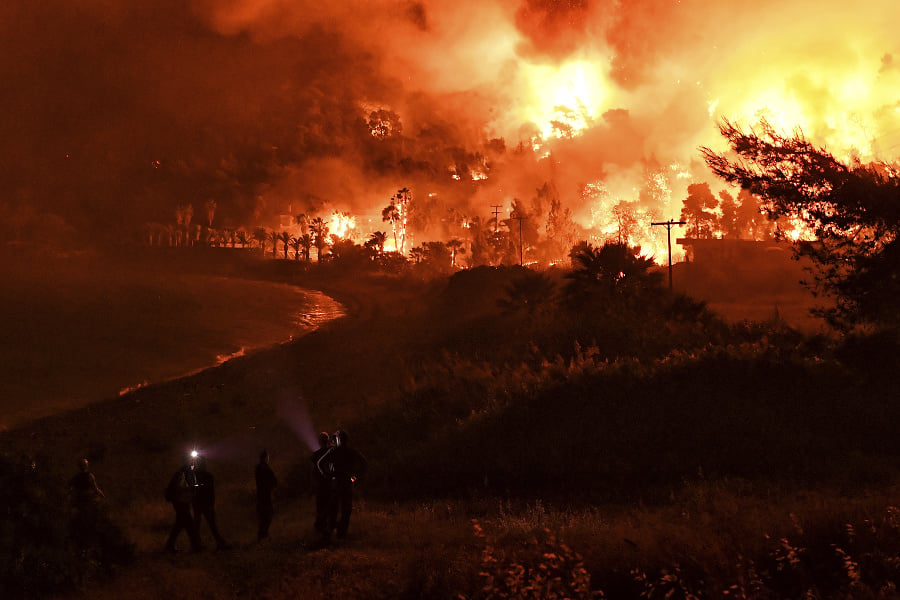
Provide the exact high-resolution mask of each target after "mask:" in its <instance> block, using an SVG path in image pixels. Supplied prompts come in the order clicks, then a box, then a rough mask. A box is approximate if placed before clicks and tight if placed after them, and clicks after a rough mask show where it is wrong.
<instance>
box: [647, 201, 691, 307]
mask: <svg viewBox="0 0 900 600" xmlns="http://www.w3.org/2000/svg"><path fill="white" fill-rule="evenodd" d="M650 224H651V225H663V226H665V228H666V233H667V237H668V240H669V291H670V292H671V291H672V226H673V225H684V224H685V222H684V221H673V220H672V219H669V220H668V221H659V222H656V223H650Z"/></svg>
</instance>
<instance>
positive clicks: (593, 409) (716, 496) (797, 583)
mask: <svg viewBox="0 0 900 600" xmlns="http://www.w3.org/2000/svg"><path fill="white" fill-rule="evenodd" d="M245 268H250V267H241V268H240V269H238V271H237V272H234V273H232V275H234V276H244V275H248V274H249V273H248V272H245V271H244V269H245ZM252 274H253V276H256V277H262V278H266V279H270V280H278V281H284V282H288V283H292V284H296V285H300V286H303V287H309V288H313V289H321V290H323V291H325V292H326V293H328V294H329V295H331V296H332V297H334V298H336V299H337V300H339V301H341V302H342V303H343V304H344V305H345V306H346V307H347V308H348V313H349V315H348V316H347V317H346V318H343V319H340V320H337V321H334V322H331V323H329V324H327V325H325V326H323V327H322V328H320V329H319V330H317V331H315V332H313V333H311V334H308V335H306V336H304V337H302V338H300V339H297V340H294V341H293V342H291V343H289V344H285V345H282V346H279V347H277V348H272V349H270V350H266V351H263V352H259V353H256V354H253V355H251V356H246V357H241V358H238V359H235V360H233V361H230V362H228V363H226V364H224V365H221V366H219V367H217V368H214V369H210V370H206V371H203V372H201V373H198V374H195V375H192V376H190V377H187V378H183V379H180V380H177V381H172V382H168V383H164V384H160V385H155V386H148V387H147V388H143V389H140V390H137V391H135V392H133V393H131V394H128V395H126V396H123V397H121V398H117V399H114V400H110V401H108V402H104V403H100V404H96V405H92V406H90V407H87V408H84V409H80V410H76V411H73V412H69V413H67V414H64V415H58V416H53V417H48V418H45V419H42V420H40V421H38V422H36V423H34V424H32V425H29V426H28V427H25V428H21V429H17V430H13V431H9V432H5V433H4V434H2V437H0V447H2V450H3V452H4V454H5V455H6V456H8V457H12V458H11V459H15V458H16V457H21V456H27V457H30V459H33V460H34V461H35V464H36V465H37V468H38V469H39V470H42V471H43V472H46V473H47V475H48V477H49V479H50V480H51V481H58V482H63V481H65V479H66V478H67V477H69V476H70V475H71V474H73V473H74V466H75V460H76V459H77V458H78V457H82V456H86V457H88V458H90V459H91V461H92V464H93V466H94V472H95V473H96V475H97V478H98V480H99V482H100V485H101V487H103V489H104V491H105V492H106V494H107V500H106V505H107V507H108V510H109V513H110V515H111V518H112V520H113V522H115V523H117V524H118V525H119V526H120V527H121V528H122V529H123V530H124V532H125V534H126V536H127V538H128V539H129V540H131V542H132V543H133V544H134V550H135V555H134V560H133V561H131V563H130V564H129V565H127V566H117V567H115V568H113V570H112V574H111V575H105V574H104V573H103V570H102V569H98V570H93V571H91V577H90V578H88V579H87V580H86V581H85V582H83V583H82V584H81V585H80V586H79V587H78V588H77V589H76V590H74V591H71V592H67V593H59V594H57V595H62V596H73V597H89V598H123V597H129V598H148V599H149V598H160V597H167V596H168V597H175V598H271V599H280V598H298V597H302V598H458V597H466V598H500V597H512V598H550V597H570V598H587V597H598V595H599V594H601V593H602V594H605V597H608V598H668V597H675V598H692V597H693V598H719V597H745V598H795V597H796V598H801V597H822V598H825V597H830V598H832V597H833V598H868V597H871V598H891V597H897V592H896V585H897V584H898V582H900V563H898V562H897V561H896V559H895V557H896V556H898V554H900V513H898V512H897V511H896V509H894V508H892V507H893V506H894V504H895V500H896V497H897V493H898V482H900V478H898V475H900V470H898V469H897V467H896V457H897V455H898V451H900V448H898V442H897V441H896V436H895V435H894V432H895V430H896V425H897V424H898V420H900V419H898V416H900V415H898V410H900V407H896V406H894V404H895V403H894V398H895V394H894V392H893V390H892V387H891V385H890V380H889V378H888V377H887V375H886V374H887V373H889V372H890V371H889V370H887V369H885V370H879V369H880V367H879V365H878V363H876V362H875V361H872V362H871V365H870V366H872V368H871V369H869V370H867V371H864V372H863V371H858V370H853V369H851V368H849V367H848V366H847V365H846V364H845V363H842V362H840V361H839V360H837V358H835V353H834V352H832V351H831V350H830V349H829V348H830V347H831V346H829V345H828V343H827V342H826V341H824V340H822V339H817V338H810V337H806V336H803V335H801V334H798V333H796V332H795V331H793V330H791V329H790V328H788V327H785V326H784V324H783V323H777V322H772V323H769V324H767V325H754V324H739V325H735V324H728V323H725V322H722V321H720V320H718V319H717V318H716V317H715V315H711V314H708V313H706V312H703V311H701V310H699V309H698V307H696V306H693V305H678V307H677V308H673V306H674V305H669V304H653V305H652V306H650V305H643V304H641V303H640V302H636V303H635V304H634V305H632V306H631V308H629V307H628V306H620V307H618V308H616V310H614V311H613V310H612V309H611V308H610V307H609V306H608V305H604V306H601V305H598V306H594V307H588V308H586V309H585V308H583V309H581V310H579V311H572V310H571V309H566V308H563V305H559V304H552V305H551V304H548V305H547V306H546V307H545V308H546V310H538V311H535V312H510V311H501V310H499V309H498V308H497V303H496V300H497V299H498V298H503V297H504V296H505V295H506V294H507V290H508V287H507V285H508V284H509V283H510V282H511V281H513V280H515V279H516V278H518V277H520V276H522V272H521V271H518V270H516V269H500V270H490V269H488V270H475V271H472V272H467V273H463V274H460V275H459V276H456V277H454V278H452V279H451V280H450V281H447V280H437V281H430V282H423V281H419V280H417V279H415V278H408V277H404V278H401V277H398V276H391V275H385V274H377V275H376V274H367V273H354V274H353V275H352V276H346V274H344V273H341V272H340V271H338V270H334V269H332V270H329V269H316V270H312V271H310V270H305V269H302V268H298V265H292V264H288V263H285V262H284V261H268V262H267V263H260V264H259V265H254V266H252ZM610 315H613V316H614V318H611V317H610ZM660 331H664V332H665V335H661V333H660ZM876 367H878V368H876ZM339 427H341V428H346V429H348V430H349V431H350V432H351V434H352V436H353V439H354V440H355V442H356V445H357V446H358V447H359V448H360V449H361V450H362V451H363V452H364V453H365V454H366V455H367V457H368V459H369V462H370V473H369V474H368V477H367V478H366V481H364V482H363V483H362V484H361V486H360V487H359V489H358V490H357V491H358V499H359V502H358V504H357V510H356V512H355V514H354V519H353V523H352V525H351V531H350V535H349V536H348V539H347V540H346V541H344V542H342V543H340V544H339V545H336V546H334V547H331V548H327V549H321V550H316V549H314V546H313V541H314V536H313V530H312V521H313V510H314V509H313V498H312V496H311V494H310V489H309V477H308V457H309V454H310V448H309V446H308V443H309V437H310V434H311V432H314V431H318V430H323V429H324V430H327V431H333V430H335V429H337V428H339ZM194 446H197V447H199V448H201V449H202V450H203V451H204V452H205V453H206V454H207V456H208V457H209V462H210V470H211V471H212V472H213V473H214V474H215V475H216V478H217V490H218V491H217V510H218V513H219V521H220V527H221V529H222V530H223V533H224V535H225V536H226V537H227V538H228V539H229V541H230V542H231V543H232V546H233V547H232V549H230V550H228V551H224V552H214V551H206V552H203V553H199V554H192V553H183V554H178V555H175V556H171V555H167V554H165V553H163V552H162V547H163V543H164V541H165V537H166V533H167V531H168V528H169V526H170V524H171V521H172V518H173V515H172V511H171V508H170V507H169V506H168V505H167V504H166V503H165V502H164V500H163V498H162V489H163V487H164V486H165V483H166V481H167V480H168V478H169V476H170V475H171V473H172V472H173V471H174V470H175V469H176V468H177V467H178V466H179V465H180V464H181V462H182V461H183V460H184V456H185V453H186V451H187V450H188V449H190V448H191V447H194ZM262 448H266V449H268V450H269V451H270V452H271V454H272V466H273V468H274V470H275V471H276V474H277V475H278V477H279V480H280V485H279V488H278V490H277V496H276V517H275V522H274V524H273V528H272V532H273V535H272V538H271V539H270V540H268V541H265V542H263V543H257V542H256V541H255V513H254V508H255V507H254V500H253V479H252V477H253V466H254V464H255V458H256V456H257V454H258V453H259V450H260V449H262ZM60 485H62V484H61V483H60ZM204 535H205V537H206V540H207V543H208V544H209V545H212V542H211V540H210V539H209V535H208V532H204ZM181 546H182V547H186V546H187V542H186V540H181ZM554 594H557V595H556V596H554Z"/></svg>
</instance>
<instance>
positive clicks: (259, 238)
mask: <svg viewBox="0 0 900 600" xmlns="http://www.w3.org/2000/svg"><path fill="white" fill-rule="evenodd" d="M253 239H254V240H256V244H257V245H258V246H259V247H260V248H261V249H262V251H263V252H265V250H266V242H267V241H268V239H269V232H268V231H266V228H265V227H255V228H254V229H253Z"/></svg>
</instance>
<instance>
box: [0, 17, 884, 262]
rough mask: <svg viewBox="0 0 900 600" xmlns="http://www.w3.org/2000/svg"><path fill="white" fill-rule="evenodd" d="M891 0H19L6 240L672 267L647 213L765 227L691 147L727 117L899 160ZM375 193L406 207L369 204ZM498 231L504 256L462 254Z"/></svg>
mask: <svg viewBox="0 0 900 600" xmlns="http://www.w3.org/2000/svg"><path fill="white" fill-rule="evenodd" d="M892 10H894V9H893V8H892V7H891V6H889V5H886V6H884V7H882V8H881V9H877V8H872V9H871V10H870V11H868V12H865V11H851V10H850V9H848V8H846V7H845V6H844V5H843V4H840V3H837V2H826V3H825V4H824V5H823V4H822V3H816V5H815V7H814V8H813V7H811V6H809V5H807V3H803V2H798V3H791V4H790V5H789V6H785V5H784V3H777V2H762V3H754V4H753V5H752V6H749V5H748V6H737V5H730V4H722V3H714V2H708V1H705V0H688V1H683V2H674V1H668V0H665V1H663V0H649V1H642V2H628V3H619V2H590V1H574V0H571V1H565V2H558V1H553V2H549V1H542V0H521V1H499V2H487V3H485V2H478V3H469V2H464V3H462V4H456V5H454V6H453V7H452V8H451V7H449V6H447V5H444V4H442V3H434V2H412V1H410V2H363V3H359V2H354V3H343V4H341V5H340V6H334V7H328V8H326V7H323V6H320V5H315V6H307V5H306V4H304V3H296V2H291V3H287V2H283V1H281V0H235V1H232V2H228V3H212V2H204V1H200V0H195V1H191V2H180V1H178V2H175V1H171V2H169V1H167V2H163V3H162V4H160V3H129V5H128V7H124V6H114V5H113V4H111V3H109V2H106V1H102V0H92V1H90V2H84V3H78V4H77V5H72V4H70V3H62V2H48V3H42V4H41V5H40V6H39V7H38V6H30V5H25V4H23V3H19V2H13V3H9V4H8V5H7V6H5V7H4V8H3V9H2V14H0V28H3V39H4V40H5V42H4V43H5V46H6V49H7V52H5V53H4V57H3V58H2V59H0V73H3V75H4V79H5V80H6V81H9V82H13V83H12V85H7V86H6V87H5V90H4V92H3V95H4V98H5V100H4V106H5V116H4V118H3V133H4V135H3V142H2V144H0V155H2V156H3V161H2V165H3V167H2V168H3V176H4V180H5V181H6V182H7V186H6V189H5V191H4V193H3V196H2V198H0V208H2V211H3V213H4V215H5V217H6V220H7V221H8V223H9V224H10V225H11V227H10V229H11V231H12V236H13V237H14V238H16V239H20V240H21V239H26V238H28V236H29V235H31V236H32V239H34V236H37V237H39V238H40V237H44V238H54V237H55V238H57V239H59V238H68V239H75V238H79V237H80V239H83V240H97V239H107V240H109V239H112V240H117V241H119V242H121V241H124V240H125V239H127V238H131V239H135V238H138V239H139V237H140V236H141V235H143V236H144V237H145V238H147V239H154V238H155V242H156V243H173V244H174V243H177V242H176V240H175V239H174V238H175V237H179V238H181V239H182V242H184V241H185V240H187V241H190V242H191V243H193V242H201V241H202V242H203V243H211V244H220V243H232V244H234V243H238V242H236V241H235V240H234V236H235V235H237V232H238V231H242V232H243V234H244V235H246V236H248V237H249V238H251V239H252V238H253V232H254V230H255V228H257V227H264V228H266V229H267V230H269V231H272V230H275V233H277V234H281V233H282V232H283V231H288V232H289V233H290V234H291V235H293V236H294V237H299V236H302V235H305V234H310V230H309V223H311V222H312V221H313V220H314V219H322V220H323V221H324V222H325V223H326V224H327V225H328V229H329V236H331V235H334V236H337V239H340V240H351V241H353V242H355V243H359V244H362V243H364V242H366V241H367V240H369V237H370V236H371V235H372V234H375V233H386V234H387V240H386V242H385V247H386V248H387V249H388V250H397V251H401V252H402V253H403V254H408V252H409V251H410V250H411V249H413V248H415V247H417V246H419V245H421V244H423V243H426V242H435V241H437V242H445V243H446V242H451V243H453V244H457V243H460V244H462V246H464V247H466V250H468V253H467V256H466V257H465V260H463V257H460V264H463V265H466V264H468V265H470V266H473V265H475V264H479V262H478V261H479V259H478V258H474V257H478V256H482V255H483V256H484V258H483V259H480V260H481V264H491V263H493V264H498V263H500V262H504V261H505V262H518V261H515V260H514V258H515V255H516V254H517V253H518V254H521V255H523V256H522V257H520V258H522V259H523V261H524V262H529V263H540V264H552V263H555V262H558V261H561V260H565V258H566V255H567V253H568V250H569V249H570V248H571V246H572V245H573V244H574V242H577V241H579V240H587V241H590V242H592V243H594V244H602V243H604V242H606V241H615V242H625V243H628V244H629V245H632V246H640V247H641V248H642V252H643V254H644V255H646V256H652V257H654V258H655V260H656V261H657V262H658V263H660V264H662V263H664V256H665V248H666V242H667V240H666V235H665V232H664V231H663V230H662V229H661V228H658V227H652V226H651V223H652V222H655V221H664V220H667V219H672V218H674V219H678V218H679V217H680V216H682V213H683V212H684V211H686V212H687V213H688V214H687V215H685V216H686V218H687V222H688V223H690V225H688V228H689V229H691V230H693V231H681V234H682V235H685V236H687V237H740V238H743V239H763V238H765V237H767V236H770V235H771V234H772V230H771V227H769V226H768V225H766V224H764V223H759V221H760V220H761V219H760V214H759V213H760V211H759V206H758V204H759V202H758V201H757V202H756V203H754V202H753V199H751V198H747V197H746V196H745V195H742V191H741V189H740V188H738V187H733V186H731V185H729V184H726V183H725V182H723V181H722V180H721V179H719V178H717V177H715V175H714V174H713V173H711V171H710V169H709V168H708V167H707V165H706V163H705V162H704V161H703V159H702V156H701V155H700V154H699V153H698V151H697V149H698V147H700V146H706V147H711V148H713V149H723V148H724V145H723V142H722V140H721V138H720V136H719V135H718V131H717V124H718V123H719V122H720V120H721V119H723V118H725V119H729V120H732V121H734V122H737V123H739V124H742V125H745V126H753V125H755V124H757V123H759V122H763V121H764V122H768V123H770V124H771V125H773V126H774V127H776V128H778V129H779V130H781V131H784V132H794V131H802V132H803V134H804V135H805V136H806V137H807V138H808V139H810V140H811V141H812V142H814V143H817V144H819V145H822V146H824V147H827V148H828V149H829V151H831V152H832V153H833V154H835V155H836V156H838V157H839V158H841V159H845V160H850V161H852V160H860V161H863V162H869V161H875V160H891V159H893V157H894V154H895V152H896V148H897V147H898V144H900V138H898V137H897V136H898V132H900V112H898V108H897V102H898V101H897V98H896V95H895V92H894V90H895V89H896V87H897V83H898V79H900V68H898V66H897V64H896V61H895V60H894V55H895V54H896V52H897V50H898V49H897V47H896V41H895V39H894V37H893V35H892V32H891V29H890V25H889V23H890V21H891V19H889V18H885V15H886V14H889V13H890V12H891V11H892ZM823 32H826V33H827V35H825V36H823ZM398 190H405V192H404V196H405V197H404V199H403V202H395V201H394V198H395V196H396V194H397V193H398ZM698 203H699V204H698ZM389 206H394V207H395V209H396V210H397V211H398V212H399V213H400V215H399V218H393V217H390V218H388V219H384V218H383V214H384V211H386V210H388V208H386V207H389ZM188 209H190V211H191V212H192V213H195V214H193V215H192V216H193V219H191V216H188V215H187V210H188ZM167 227H174V228H176V229H178V228H181V229H182V230H183V231H181V232H168V233H167V232H166V231H165V229H166V228H167ZM398 227H399V228H400V229H399V231H398ZM779 227H780V228H781V229H782V230H784V231H783V232H784V233H785V234H786V235H787V236H791V237H793V238H794V239H797V238H799V237H800V236H801V235H803V232H802V230H801V229H800V228H798V226H797V224H795V223H794V224H792V223H788V222H787V221H785V222H782V223H781V224H780V225H779ZM201 228H202V229H204V231H202V232H201V231H200V230H201ZM147 229H150V230H154V229H155V230H158V231H155V232H148V231H147ZM35 230H37V233H31V234H29V233H28V232H29V231H32V232H34V231H35ZM207 230H211V231H207ZM501 230H502V231H503V232H504V235H506V236H507V237H508V240H507V245H508V246H510V247H515V246H518V248H513V249H512V250H509V251H508V252H507V253H508V254H509V256H507V257H503V256H498V255H496V254H497V253H496V252H495V253H494V254H495V255H491V256H488V254H490V253H488V252H484V253H480V252H479V251H478V250H477V249H475V248H472V245H473V243H475V241H476V240H475V238H476V237H477V235H478V234H479V233H481V234H482V235H483V236H485V237H486V238H490V234H496V233H498V232H499V231H501ZM520 230H521V235H519V233H520ZM141 232H143V233H141ZM398 233H399V235H396V234H398ZM224 236H230V237H226V239H222V238H223V237H224ZM516 238H518V240H516ZM325 241H329V239H326V240H325ZM273 243H274V242H273ZM286 245H287V244H286ZM495 245H496V244H495ZM525 247H527V252H526V248H525ZM681 251H682V250H681V248H680V247H678V246H676V248H675V253H676V259H679V258H681ZM499 254H501V255H502V254H503V252H500V253H499ZM526 254H527V256H524V255H526ZM473 261H474V262H473Z"/></svg>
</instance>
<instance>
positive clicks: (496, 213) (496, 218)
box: [491, 204, 503, 233]
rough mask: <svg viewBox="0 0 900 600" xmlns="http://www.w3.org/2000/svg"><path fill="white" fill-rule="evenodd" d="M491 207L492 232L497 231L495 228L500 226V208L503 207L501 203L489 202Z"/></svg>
mask: <svg viewBox="0 0 900 600" xmlns="http://www.w3.org/2000/svg"><path fill="white" fill-rule="evenodd" d="M491 208H493V209H494V233H497V228H498V227H499V226H500V209H501V208H503V205H502V204H491Z"/></svg>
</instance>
